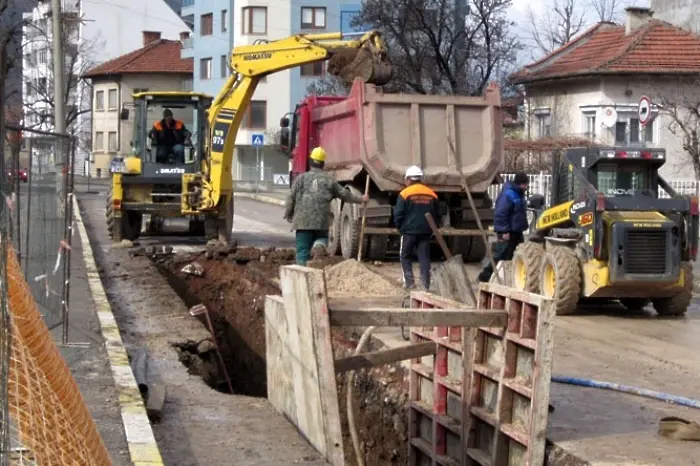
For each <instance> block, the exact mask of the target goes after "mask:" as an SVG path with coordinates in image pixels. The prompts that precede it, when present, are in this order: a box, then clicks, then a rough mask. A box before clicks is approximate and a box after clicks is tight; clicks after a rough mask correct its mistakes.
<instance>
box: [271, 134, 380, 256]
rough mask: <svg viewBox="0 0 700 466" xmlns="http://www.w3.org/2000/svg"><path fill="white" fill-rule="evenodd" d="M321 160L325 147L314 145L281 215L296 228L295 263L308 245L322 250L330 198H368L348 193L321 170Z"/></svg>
mask: <svg viewBox="0 0 700 466" xmlns="http://www.w3.org/2000/svg"><path fill="white" fill-rule="evenodd" d="M325 163H326V151H325V150H323V147H316V148H315V149H314V150H312V151H311V154H309V171H307V172H306V173H302V174H301V175H299V176H298V177H297V178H296V179H295V180H294V182H293V183H292V189H291V191H290V193H289V196H288V197H287V204H286V208H285V213H284V218H285V219H286V220H287V221H288V222H290V223H292V226H293V228H294V229H295V230H296V259H297V264H299V265H306V262H307V261H308V260H309V258H310V256H311V250H312V249H313V250H314V254H317V253H322V252H325V248H326V247H327V246H328V227H329V214H330V211H331V201H332V200H333V199H335V198H340V199H341V200H342V201H343V202H351V203H353V204H359V203H362V202H367V201H368V200H369V197H368V196H360V195H356V194H354V193H352V192H351V191H350V190H349V189H346V188H344V187H343V186H342V185H341V184H340V183H338V182H337V181H335V179H333V177H332V176H331V175H330V174H329V173H327V172H324V171H323V167H324V165H325Z"/></svg>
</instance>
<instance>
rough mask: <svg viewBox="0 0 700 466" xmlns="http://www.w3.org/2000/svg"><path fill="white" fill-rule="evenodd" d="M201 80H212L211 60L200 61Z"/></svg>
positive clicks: (203, 59)
mask: <svg viewBox="0 0 700 466" xmlns="http://www.w3.org/2000/svg"><path fill="white" fill-rule="evenodd" d="M199 79H211V58H202V59H201V60H199Z"/></svg>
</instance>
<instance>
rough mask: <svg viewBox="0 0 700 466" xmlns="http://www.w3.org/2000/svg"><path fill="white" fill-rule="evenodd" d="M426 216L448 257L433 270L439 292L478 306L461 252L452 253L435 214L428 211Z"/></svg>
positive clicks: (432, 274) (450, 297)
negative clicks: (454, 254) (436, 221)
mask: <svg viewBox="0 0 700 466" xmlns="http://www.w3.org/2000/svg"><path fill="white" fill-rule="evenodd" d="M425 218H426V220H427V221H428V224H429V225H430V229H431V230H433V234H435V239H436V240H437V243H438V245H439V246H440V249H442V253H443V254H444V255H445V258H446V259H447V260H446V261H445V262H443V263H442V264H439V265H436V266H435V267H434V268H433V270H432V272H431V276H432V277H433V282H435V285H436V286H437V289H438V294H439V295H440V296H443V297H445V298H449V299H454V300H455V301H459V302H460V303H470V304H471V305H472V306H474V307H477V302H476V296H475V295H474V290H472V286H471V281H470V280H469V275H467V269H466V268H465V267H464V260H463V259H462V256H461V255H459V254H458V255H456V256H453V255H452V253H451V252H450V250H449V249H448V248H447V244H446V243H445V239H444V238H443V237H442V233H440V229H439V228H438V226H437V224H436V223H435V219H433V216H432V215H430V213H427V214H425Z"/></svg>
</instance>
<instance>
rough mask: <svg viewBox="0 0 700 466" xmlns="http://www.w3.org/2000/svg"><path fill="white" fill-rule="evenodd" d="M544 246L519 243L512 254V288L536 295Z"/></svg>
mask: <svg viewBox="0 0 700 466" xmlns="http://www.w3.org/2000/svg"><path fill="white" fill-rule="evenodd" d="M543 258H544V246H543V245H542V244H539V243H533V242H532V241H525V242H524V243H520V244H519V245H518V247H516V248H515V252H514V253H513V259H512V261H513V266H512V267H513V278H512V283H513V288H515V289H517V290H520V291H528V292H530V293H537V292H538V291H539V289H540V275H541V274H542V259H543Z"/></svg>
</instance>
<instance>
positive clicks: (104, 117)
mask: <svg viewBox="0 0 700 466" xmlns="http://www.w3.org/2000/svg"><path fill="white" fill-rule="evenodd" d="M187 79H191V77H190V76H188V75H170V74H168V75H165V74H136V75H124V76H121V77H118V78H102V79H100V78H96V79H93V90H92V92H93V97H92V102H93V108H92V144H93V147H92V158H91V164H90V172H91V174H92V176H98V174H99V176H102V177H106V176H109V164H110V161H111V160H112V157H114V156H115V155H117V154H128V153H129V151H130V148H131V145H130V142H131V139H132V137H133V131H132V130H133V124H134V111H133V108H131V111H130V112H129V119H128V120H125V121H122V120H121V119H120V110H121V108H122V106H123V105H126V106H127V107H129V104H130V103H132V102H133V98H132V94H133V92H134V89H146V90H149V91H158V90H163V91H165V90H175V89H183V86H184V85H185V81H186V80H187ZM110 89H116V90H117V95H118V103H117V106H116V109H109V108H107V107H108V95H109V90H110ZM99 91H104V96H105V97H104V99H105V100H104V102H105V109H104V110H102V111H100V110H97V109H96V107H95V95H96V94H97V92H99ZM186 123H187V122H186ZM98 132H101V133H102V134H103V147H96V144H97V143H98V141H97V133H98ZM110 132H116V133H117V141H118V147H117V150H116V151H110V150H109V147H108V144H109V133H110Z"/></svg>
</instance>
